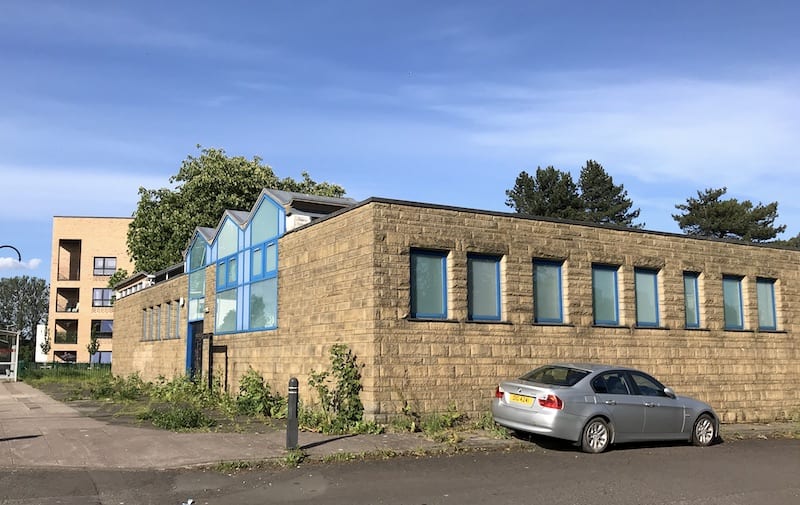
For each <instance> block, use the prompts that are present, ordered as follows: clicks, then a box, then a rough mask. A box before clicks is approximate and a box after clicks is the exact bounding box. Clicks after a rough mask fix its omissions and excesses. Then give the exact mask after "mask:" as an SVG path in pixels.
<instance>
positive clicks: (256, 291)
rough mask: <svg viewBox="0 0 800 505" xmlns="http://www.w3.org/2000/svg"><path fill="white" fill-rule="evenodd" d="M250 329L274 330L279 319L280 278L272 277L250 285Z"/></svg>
mask: <svg viewBox="0 0 800 505" xmlns="http://www.w3.org/2000/svg"><path fill="white" fill-rule="evenodd" d="M249 308H250V316H249V322H248V324H249V327H250V329H251V330H254V329H274V328H276V327H277V318H278V278H277V277H272V278H269V279H265V280H262V281H258V282H254V283H252V284H250V307H249Z"/></svg>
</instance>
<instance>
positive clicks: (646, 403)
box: [644, 402, 656, 407]
mask: <svg viewBox="0 0 800 505" xmlns="http://www.w3.org/2000/svg"><path fill="white" fill-rule="evenodd" d="M644 406H645V407H655V406H656V404H655V403H653V402H644Z"/></svg>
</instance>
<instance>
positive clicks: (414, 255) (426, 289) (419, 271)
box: [411, 250, 447, 319]
mask: <svg viewBox="0 0 800 505" xmlns="http://www.w3.org/2000/svg"><path fill="white" fill-rule="evenodd" d="M411 317H413V318H423V319H445V318H447V253H446V252H442V251H430V250H412V251H411Z"/></svg>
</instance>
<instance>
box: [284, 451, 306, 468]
mask: <svg viewBox="0 0 800 505" xmlns="http://www.w3.org/2000/svg"><path fill="white" fill-rule="evenodd" d="M306 458H308V454H306V453H305V452H303V451H302V450H301V449H292V450H290V451H289V452H287V453H286V456H284V457H283V460H281V464H282V465H283V466H286V467H289V466H292V467H297V466H300V463H302V462H303V461H305V460H306Z"/></svg>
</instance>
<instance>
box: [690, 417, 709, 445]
mask: <svg viewBox="0 0 800 505" xmlns="http://www.w3.org/2000/svg"><path fill="white" fill-rule="evenodd" d="M713 440H714V420H713V419H711V416H709V415H708V414H703V415H701V416H700V417H698V418H697V421H695V423H694V430H693V431H692V443H693V444H694V445H698V446H700V447H706V446H707V445H711V442H712V441H713Z"/></svg>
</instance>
